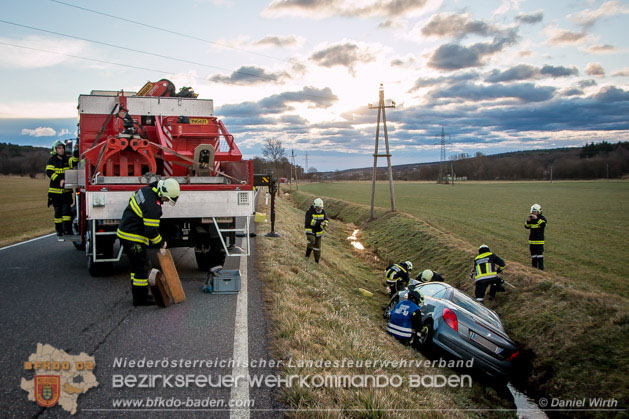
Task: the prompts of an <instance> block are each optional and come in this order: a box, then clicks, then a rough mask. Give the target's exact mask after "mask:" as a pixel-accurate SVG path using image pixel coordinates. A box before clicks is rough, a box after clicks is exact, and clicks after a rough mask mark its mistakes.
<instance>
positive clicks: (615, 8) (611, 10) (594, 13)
mask: <svg viewBox="0 0 629 419" xmlns="http://www.w3.org/2000/svg"><path fill="white" fill-rule="evenodd" d="M625 14H629V6H627V4H626V3H625V4H622V3H621V2H620V0H613V1H608V2H606V3H603V4H601V6H600V7H599V8H598V9H595V10H590V9H585V10H583V11H581V12H579V13H575V14H573V15H569V16H568V17H569V18H570V19H572V20H573V21H574V22H576V23H577V24H579V25H581V26H583V27H585V28H587V27H590V26H592V25H594V24H595V23H596V22H597V21H598V20H600V19H602V18H606V17H610V16H619V15H625Z"/></svg>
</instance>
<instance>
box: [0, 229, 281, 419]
mask: <svg viewBox="0 0 629 419" xmlns="http://www.w3.org/2000/svg"><path fill="white" fill-rule="evenodd" d="M255 240H256V239H252V247H255ZM252 250H253V251H254V253H253V254H252V257H249V258H248V261H247V267H248V269H247V270H248V281H247V282H248V291H247V293H248V294H247V296H248V304H247V311H248V316H247V323H248V348H249V353H248V355H249V359H250V360H254V359H263V360H269V359H271V358H270V355H269V353H268V339H267V320H266V317H265V313H264V304H263V297H262V292H261V288H262V284H261V282H260V281H259V280H257V278H256V276H257V275H256V271H255V266H254V264H253V260H254V257H255V249H252ZM173 257H174V260H175V264H176V265H177V269H178V271H179V275H180V278H181V280H182V284H183V288H184V291H185V293H186V297H187V299H186V301H185V302H184V303H181V304H177V305H173V306H170V307H168V308H166V309H162V308H158V307H136V308H134V307H133V306H132V305H131V292H130V284H129V270H128V269H129V265H128V262H127V260H126V258H124V257H123V259H122V261H121V262H119V263H116V264H115V267H114V274H113V275H112V276H108V277H102V278H94V277H91V276H90V275H89V274H88V272H87V269H86V261H85V255H84V253H83V252H80V251H77V250H75V249H74V247H73V246H72V244H71V243H66V242H63V243H59V242H57V240H56V238H55V237H46V238H42V239H39V240H36V241H32V242H30V243H25V244H22V245H19V246H16V247H12V248H8V249H4V250H0V266H1V267H2V268H1V269H0V324H1V325H2V356H0V371H1V373H2V379H1V380H0V412H2V415H3V416H4V415H5V414H7V413H8V414H9V416H11V417H34V416H40V417H65V416H68V414H67V413H66V412H65V411H64V410H63V409H62V408H61V407H60V406H54V407H52V408H48V409H43V408H41V407H39V406H38V405H37V404H36V403H35V402H31V401H28V400H27V393H26V392H25V391H24V390H22V389H21V388H20V380H21V378H22V377H24V378H26V379H31V378H32V376H33V373H32V372H28V371H25V370H24V361H26V360H28V357H29V355H30V354H31V353H34V352H35V351H36V348H37V343H42V344H46V343H48V344H50V345H52V346H54V347H56V348H58V349H63V350H64V351H66V352H67V353H69V354H71V355H77V354H79V353H81V352H86V353H87V354H89V355H93V356H94V357H95V361H96V368H95V370H94V374H95V375H96V377H97V380H98V382H99V386H98V387H96V388H92V389H90V390H89V391H88V392H87V393H86V394H82V395H80V396H79V399H78V406H79V410H78V414H79V415H80V416H81V417H101V416H108V417H109V416H112V417H113V416H115V417H149V416H150V417H173V416H177V417H181V416H185V417H196V416H199V417H201V416H202V417H207V416H208V414H211V416H212V417H229V415H230V412H229V409H228V408H227V404H225V406H224V407H222V408H220V409H215V410H212V411H210V412H208V411H191V410H188V411H179V412H173V411H150V412H147V411H142V410H126V411H121V410H107V409H113V407H112V404H113V401H114V400H115V399H117V398H140V399H143V398H144V399H145V398H157V397H161V398H162V399H169V398H171V397H174V398H176V399H181V400H184V401H185V400H187V399H188V398H196V399H207V398H211V399H222V400H225V403H227V402H228V401H229V399H230V393H231V388H230V387H227V386H226V387H222V388H198V387H195V386H192V387H188V388H161V387H160V388H124V389H122V388H114V387H113V383H112V379H113V375H114V374H124V375H126V374H202V375H210V376H212V377H213V378H214V379H216V378H217V377H219V376H221V375H223V376H224V375H228V374H231V372H232V366H229V365H227V366H225V367H223V368H220V367H216V368H205V367H203V368H196V369H194V368H181V369H180V368H152V369H137V368H136V369H132V368H116V367H114V359H115V358H123V359H124V358H127V359H129V360H139V359H142V358H144V357H146V358H147V359H155V360H158V359H159V360H163V359H164V358H167V359H169V360H173V359H184V360H187V359H189V360H219V361H220V360H228V361H229V360H230V359H231V358H232V356H233V353H234V348H233V345H234V319H235V314H236V299H237V295H214V294H212V295H210V294H204V293H201V291H200V289H201V286H202V284H203V282H204V281H205V274H204V273H202V272H200V271H198V270H197V269H196V262H195V258H194V252H193V251H192V249H173ZM155 259H156V258H155ZM238 264H239V258H237V257H236V258H228V261H227V262H226V264H225V265H226V267H228V266H232V267H237V266H238ZM154 265H157V262H156V260H155V263H154ZM274 372H275V371H274V370H273V369H272V368H269V367H266V368H255V369H252V368H250V369H249V373H251V374H271V373H274ZM273 391H274V390H272V389H269V388H264V387H262V388H259V389H258V388H252V389H250V391H249V398H250V399H253V400H254V406H253V408H252V409H251V411H250V414H251V417H254V418H255V417H276V416H278V413H277V412H273V411H272V410H271V409H276V408H278V405H277V404H276V402H275V401H274V400H275V397H274V393H273Z"/></svg>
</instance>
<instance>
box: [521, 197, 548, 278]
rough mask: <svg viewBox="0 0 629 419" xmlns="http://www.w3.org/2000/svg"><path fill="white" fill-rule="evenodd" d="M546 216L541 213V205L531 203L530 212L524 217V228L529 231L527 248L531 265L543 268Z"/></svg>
mask: <svg viewBox="0 0 629 419" xmlns="http://www.w3.org/2000/svg"><path fill="white" fill-rule="evenodd" d="M546 223H547V220H546V217H544V216H543V215H542V206H541V205H539V204H533V206H531V214H529V216H528V217H527V218H526V222H525V223H524V228H526V229H527V230H530V232H529V250H530V251H531V266H533V267H534V268H537V269H539V270H542V271H543V270H544V230H545V229H546Z"/></svg>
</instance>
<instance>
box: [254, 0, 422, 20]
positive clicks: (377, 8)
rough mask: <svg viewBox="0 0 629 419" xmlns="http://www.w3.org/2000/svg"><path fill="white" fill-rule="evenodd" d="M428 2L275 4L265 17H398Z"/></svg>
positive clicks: (281, 0)
mask: <svg viewBox="0 0 629 419" xmlns="http://www.w3.org/2000/svg"><path fill="white" fill-rule="evenodd" d="M427 3H428V1H427V0H364V1H361V2H355V1H351V0H273V1H272V2H271V4H269V6H268V7H267V8H266V9H265V10H264V11H263V12H262V16H264V17H279V16H299V17H307V18H311V19H322V18H326V17H330V16H345V17H389V18H390V17H397V16H406V15H409V14H412V13H414V12H418V11H421V10H422V9H423V8H424V7H425V6H426V5H427Z"/></svg>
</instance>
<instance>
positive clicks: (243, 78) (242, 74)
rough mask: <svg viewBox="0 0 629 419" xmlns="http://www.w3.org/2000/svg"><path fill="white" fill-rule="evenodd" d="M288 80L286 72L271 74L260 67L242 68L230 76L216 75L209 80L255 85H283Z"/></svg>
mask: <svg viewBox="0 0 629 419" xmlns="http://www.w3.org/2000/svg"><path fill="white" fill-rule="evenodd" d="M288 78H290V76H289V74H288V73H286V72H278V73H269V72H267V71H266V70H265V69H263V68H260V67H255V66H242V67H240V68H239V69H238V70H235V71H234V72H232V73H231V74H230V75H229V76H223V75H221V74H216V75H214V76H212V77H209V78H208V80H210V81H213V82H217V83H228V84H239V85H253V84H262V83H282V82H283V81H284V80H285V79H288Z"/></svg>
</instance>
